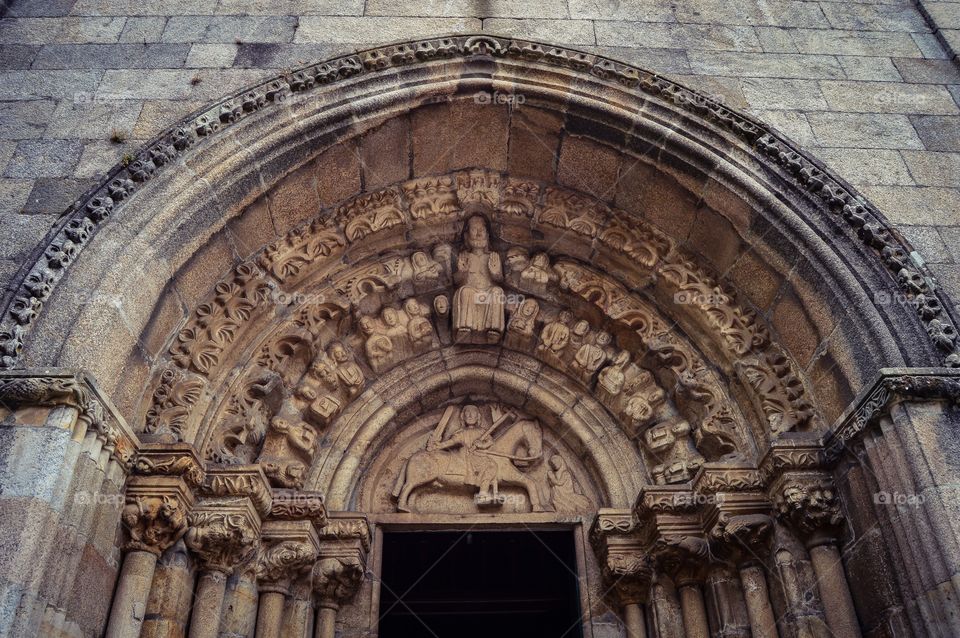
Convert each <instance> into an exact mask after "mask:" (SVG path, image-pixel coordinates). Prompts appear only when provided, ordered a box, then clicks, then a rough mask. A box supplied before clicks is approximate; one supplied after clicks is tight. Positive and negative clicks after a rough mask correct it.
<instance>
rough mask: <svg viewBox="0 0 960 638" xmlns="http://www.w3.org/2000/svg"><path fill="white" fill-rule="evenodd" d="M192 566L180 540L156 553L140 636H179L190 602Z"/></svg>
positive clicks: (191, 595)
mask: <svg viewBox="0 0 960 638" xmlns="http://www.w3.org/2000/svg"><path fill="white" fill-rule="evenodd" d="M193 582H194V567H193V560H192V558H191V557H190V552H189V551H188V550H187V546H186V545H185V544H184V543H183V540H180V541H177V543H175V544H174V545H173V547H171V548H170V549H168V550H167V551H165V552H164V553H163V555H162V556H161V557H160V561H159V562H158V563H157V569H156V571H155V572H154V575H153V586H152V587H151V588H150V598H149V599H148V600H147V613H146V619H145V620H144V622H143V627H142V628H141V630H140V638H169V637H171V636H179V637H181V638H182V637H183V636H185V635H186V634H187V622H188V621H189V619H190V607H191V605H192V603H193Z"/></svg>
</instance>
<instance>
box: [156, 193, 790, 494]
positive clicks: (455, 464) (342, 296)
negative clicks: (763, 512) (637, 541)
mask: <svg viewBox="0 0 960 638" xmlns="http://www.w3.org/2000/svg"><path fill="white" fill-rule="evenodd" d="M442 208H443V210H444V211H447V212H444V215H449V214H450V213H449V211H448V208H449V207H448V206H447V205H446V204H444V206H443V207H442ZM472 211H473V212H471V213H469V214H466V213H463V211H460V214H462V215H463V216H462V217H461V218H460V219H459V220H457V221H454V222H453V223H454V224H455V225H454V226H451V228H450V233H449V234H448V235H447V236H445V237H444V238H443V239H442V240H441V241H439V242H438V243H436V244H433V245H422V244H418V245H415V246H413V247H411V248H410V249H409V250H405V251H398V252H396V253H392V254H389V255H386V256H378V257H376V258H373V257H371V258H364V259H361V260H360V261H358V262H357V263H356V264H352V265H348V266H345V267H344V268H342V269H341V270H339V271H337V272H336V273H334V274H331V275H330V277H329V279H328V280H327V281H326V282H325V283H323V284H322V285H323V286H327V287H326V288H323V289H322V290H324V291H325V292H322V293H321V292H318V293H316V294H313V293H310V294H307V293H304V295H303V296H305V297H310V296H311V295H312V296H314V297H316V298H319V299H322V300H323V302H322V303H320V304H316V305H313V306H311V305H310V304H305V305H304V306H303V307H301V308H297V312H296V313H293V314H291V315H290V316H291V317H292V319H291V320H290V321H288V323H287V324H286V326H285V327H284V329H283V330H278V331H277V332H276V333H274V334H271V335H267V336H266V337H265V338H264V340H263V342H262V344H261V348H260V351H259V354H258V355H257V356H256V357H255V359H254V360H253V361H251V363H250V364H249V365H248V368H247V370H246V371H245V373H244V374H243V375H238V376H237V377H236V379H237V381H235V382H234V383H233V385H232V387H231V391H230V393H229V394H228V396H227V398H226V399H225V400H224V401H222V402H221V404H220V407H218V409H217V412H216V413H215V414H214V415H213V416H214V419H215V422H217V423H219V426H218V427H217V429H216V431H215V432H213V433H212V436H211V443H210V444H209V446H208V448H207V450H206V455H207V458H209V459H211V460H214V461H216V462H221V463H255V462H258V463H262V464H263V465H264V468H265V471H266V472H267V474H268V476H269V478H270V480H271V483H272V484H273V485H275V486H278V487H299V486H301V485H302V484H303V481H304V480H305V477H306V475H307V473H308V470H309V468H310V467H311V465H312V464H313V462H314V460H315V454H316V450H317V449H318V448H319V446H320V441H321V440H322V439H323V437H324V436H325V435H326V432H327V431H328V429H329V428H330V427H331V426H332V425H333V424H334V422H335V421H336V420H337V419H338V417H339V416H340V415H342V414H343V413H344V411H345V410H346V408H347V406H348V405H349V404H350V403H351V402H352V401H354V400H355V399H358V398H359V397H360V395H361V394H362V393H363V392H364V391H365V390H367V389H368V388H369V387H370V385H371V383H376V382H377V381H378V380H380V379H384V378H389V377H387V375H388V374H394V375H401V376H402V372H403V371H402V370H398V369H399V368H401V367H402V366H404V365H406V364H407V363H409V362H413V361H416V360H418V358H421V357H424V356H426V355H428V354H430V353H438V352H439V353H440V356H441V357H443V358H446V357H448V356H450V355H451V353H458V352H466V351H470V350H475V349H489V351H490V353H495V352H497V350H498V349H500V348H504V349H506V350H510V351H516V352H518V353H522V354H523V355H525V356H527V357H530V358H532V359H535V360H537V361H538V362H539V363H540V364H542V365H543V369H544V373H550V374H561V375H563V376H564V377H566V380H567V381H568V382H569V383H571V384H573V386H574V387H577V388H578V390H577V391H581V389H582V391H583V392H584V393H586V394H588V395H590V396H591V397H592V398H593V399H595V400H596V401H597V402H599V404H600V405H602V406H603V408H605V409H606V411H607V412H608V413H609V415H610V416H611V417H612V419H613V420H614V421H616V422H617V423H618V425H619V427H620V428H621V429H622V431H623V432H624V434H626V436H627V437H629V438H630V439H631V440H632V441H634V443H635V445H636V449H637V451H638V452H639V453H640V455H641V456H642V458H643V460H644V461H645V464H646V466H647V470H648V475H649V477H650V479H651V481H652V482H654V483H657V484H675V483H683V482H687V481H689V480H691V478H692V477H693V476H694V475H695V474H696V473H697V471H698V470H699V468H700V467H702V466H703V464H704V463H705V462H708V461H724V460H735V459H736V458H737V455H740V454H744V453H749V444H747V443H746V441H747V435H746V427H747V426H746V424H745V422H744V419H743V415H742V414H741V413H740V412H739V411H737V408H734V407H732V406H733V405H734V404H733V402H732V401H731V400H730V398H729V394H728V392H727V390H726V389H725V387H724V385H723V384H722V383H721V382H720V377H719V376H718V374H717V373H716V372H715V371H714V369H713V368H712V367H709V366H707V365H706V364H705V363H704V362H703V360H702V355H700V353H699V352H698V351H697V349H696V348H695V347H692V346H691V345H690V344H689V343H688V341H687V340H686V336H685V335H684V334H683V333H682V332H681V331H680V330H679V329H678V328H677V327H676V326H675V325H673V324H669V323H667V322H665V321H664V320H663V319H661V318H660V317H659V315H657V314H656V312H655V310H654V309H653V307H652V306H651V305H650V304H648V303H647V302H646V301H645V300H643V299H641V298H640V297H639V296H638V295H636V294H635V293H632V292H630V291H628V290H627V289H626V288H624V287H622V286H621V285H620V284H618V283H616V282H615V281H613V280H612V279H611V278H610V277H608V276H606V275H604V274H603V273H600V272H597V271H596V270H594V269H593V268H591V267H589V266H587V265H585V264H582V263H581V262H578V261H575V260H573V259H569V258H560V259H557V258H555V257H553V256H551V255H550V254H548V253H547V252H542V251H539V250H533V251H532V252H531V251H529V250H528V249H526V248H524V247H521V246H517V245H511V244H510V242H508V241H504V239H503V238H500V237H499V236H494V235H492V234H491V232H490V225H489V222H488V221H487V217H488V216H493V215H494V213H492V212H491V211H488V210H487V209H486V208H483V207H482V206H479V205H474V206H473V207H472ZM477 211H482V212H483V214H480V213H479V212H477ZM445 219H447V218H446V217H445ZM450 221H453V220H452V219H451V220H450ZM377 232H379V231H377ZM571 232H573V231H571ZM681 266H682V264H681V265H677V266H675V269H676V270H678V272H679V270H682V268H681ZM684 272H686V271H684ZM677 276H678V275H677ZM717 316H720V315H717ZM431 356H433V355H431ZM501 356H503V355H501ZM755 358H756V357H755ZM763 361H764V360H761V359H760V358H756V361H755V365H754V368H751V375H752V376H750V379H751V381H750V382H751V383H753V380H754V379H755V378H760V377H762V378H763V380H764V383H765V384H766V385H765V386H764V387H770V388H774V386H775V385H776V384H775V383H774V380H771V379H768V378H767V377H764V376H763V375H764V374H765V372H764V370H761V368H762V366H763ZM431 365H432V364H431ZM440 365H445V364H440ZM781 367H782V366H781ZM191 374H193V373H191ZM567 381H565V382H567ZM183 384H184V382H179V385H178V384H177V379H175V378H173V380H172V381H170V383H169V384H168V385H169V386H170V388H167V389H166V390H164V392H160V390H158V391H157V393H156V396H157V397H159V398H160V399H162V400H157V401H155V403H156V405H157V406H158V409H157V411H156V413H157V414H161V413H162V414H168V413H169V414H173V413H174V411H175V410H178V409H180V408H178V407H177V405H172V404H173V403H175V401H174V400H175V399H177V397H180V396H181V395H183V396H188V395H187V394H185V393H179V394H178V392H177V390H178V388H180V387H181V386H182V385H183ZM165 387H166V386H163V387H162V388H161V389H164V388H165ZM201 391H204V392H209V390H204V389H203V387H201V389H200V390H198V391H197V393H199V392H201ZM770 392H773V390H771V391H770ZM197 393H195V394H197ZM189 396H191V397H192V395H189ZM171 397H172V398H171ZM167 404H171V406H168V405H167ZM778 405H779V403H776V402H769V403H766V404H764V406H763V408H764V409H768V410H774V408H777V406H778ZM788 407H789V406H788ZM496 409H498V408H493V407H491V404H487V405H477V406H476V410H473V409H471V410H466V409H465V406H461V407H460V408H457V410H456V411H455V413H451V414H450V415H447V417H446V419H445V420H442V419H441V416H442V415H438V417H437V420H436V422H435V423H434V424H433V427H436V428H438V433H437V434H434V435H432V436H431V437H427V438H425V439H424V440H423V441H421V442H419V443H418V444H417V447H418V449H417V450H416V452H418V453H421V454H419V455H418V456H417V457H416V458H413V459H412V460H411V466H410V471H409V473H408V475H407V476H406V477H405V478H403V479H401V480H400V483H399V484H398V485H393V484H391V485H390V486H389V487H388V488H387V489H386V491H385V493H386V494H390V493H393V492H394V488H396V494H395V497H396V498H395V500H393V501H392V505H391V506H390V507H391V508H397V507H399V509H400V510H401V511H402V510H404V509H407V508H410V507H415V506H416V502H417V501H418V495H420V494H423V493H426V492H430V491H431V490H432V489H434V488H435V487H436V486H437V485H444V486H447V487H451V486H454V488H455V491H456V490H459V491H461V492H463V493H466V492H468V491H470V498H471V501H470V507H471V508H472V509H473V510H474V511H475V510H476V508H477V507H480V508H483V507H507V506H508V505H507V504H506V503H501V502H498V501H499V500H501V496H503V495H504V494H507V495H509V494H513V495H514V496H516V495H517V494H520V495H522V501H523V505H522V507H523V508H527V509H530V510H537V511H540V510H542V511H549V510H550V509H555V508H561V509H576V508H577V507H578V506H579V504H582V499H581V497H582V496H583V494H581V493H580V492H578V489H579V488H578V487H577V480H576V479H575V478H574V477H575V475H576V472H573V474H571V471H572V470H571V458H570V457H569V456H564V454H559V456H556V458H554V457H555V455H556V454H555V452H551V451H547V450H545V449H544V448H543V447H542V446H539V445H538V444H537V440H538V436H537V433H538V432H541V431H542V429H541V427H540V424H539V422H538V421H537V420H536V419H530V418H523V417H520V416H519V415H516V414H513V413H511V411H509V410H504V411H503V412H502V413H497V414H494V412H495V411H496ZM777 409H779V408H777ZM784 409H787V408H784ZM163 410H166V412H163ZM180 410H181V411H184V409H180ZM541 416H544V415H541ZM771 418H773V417H771ZM156 420H157V421H158V422H159V418H158V419H156ZM444 423H445V425H444ZM493 426H495V427H493ZM491 427H493V429H492V430H491V431H490V432H489V433H488V434H487V435H486V436H482V437H480V436H478V437H477V438H476V439H475V440H467V439H470V438H471V437H472V436H473V435H474V434H477V433H481V434H482V433H484V432H486V430H487V429H488V428H491ZM514 447H516V448H517V449H521V448H522V449H525V450H526V451H524V452H522V453H520V452H517V451H515V450H513V449H512V448H514ZM409 452H410V454H413V450H410V451H409ZM504 455H506V456H504ZM509 456H513V457H516V458H508V457H509ZM526 456H530V457H531V458H524V457H526ZM396 472H399V469H397V470H396ZM454 477H462V478H454ZM394 478H396V473H395V474H394ZM421 479H422V482H419V483H418V480H421ZM534 486H535V487H534ZM471 490H472V491H471ZM474 497H476V502H474V501H473V499H474Z"/></svg>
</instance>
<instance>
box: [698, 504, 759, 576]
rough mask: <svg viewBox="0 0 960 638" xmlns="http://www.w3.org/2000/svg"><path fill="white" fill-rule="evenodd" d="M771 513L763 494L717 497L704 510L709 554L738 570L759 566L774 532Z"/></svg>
mask: <svg viewBox="0 0 960 638" xmlns="http://www.w3.org/2000/svg"><path fill="white" fill-rule="evenodd" d="M773 510H774V508H773V504H772V503H771V502H770V499H769V498H767V495H766V494H764V493H762V492H737V493H720V494H716V495H715V498H714V499H712V500H711V501H710V502H709V503H707V505H706V506H705V508H704V530H705V531H706V534H707V537H708V539H709V541H710V546H711V552H712V554H713V555H714V556H716V557H717V558H719V559H722V560H725V561H730V562H733V563H735V564H736V565H737V566H741V565H744V564H748V563H752V562H762V560H763V557H764V556H765V555H766V553H767V549H768V547H767V545H768V543H769V540H770V535H771V532H772V531H773V518H772V517H771V516H770V515H771V514H772V513H773Z"/></svg>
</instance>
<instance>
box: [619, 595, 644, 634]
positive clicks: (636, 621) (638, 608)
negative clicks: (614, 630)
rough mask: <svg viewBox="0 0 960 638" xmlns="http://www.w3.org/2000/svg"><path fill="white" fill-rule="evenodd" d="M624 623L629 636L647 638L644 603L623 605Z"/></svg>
mask: <svg viewBox="0 0 960 638" xmlns="http://www.w3.org/2000/svg"><path fill="white" fill-rule="evenodd" d="M623 624H624V625H626V629H627V638H647V619H646V618H645V617H644V613H643V605H641V604H639V603H629V604H627V605H624V606H623Z"/></svg>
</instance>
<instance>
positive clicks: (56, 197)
mask: <svg viewBox="0 0 960 638" xmlns="http://www.w3.org/2000/svg"><path fill="white" fill-rule="evenodd" d="M0 6H2V8H0V12H2V16H3V17H2V18H0V227H2V228H3V233H2V239H0V281H6V280H8V279H9V278H10V277H11V276H13V274H14V273H15V272H16V270H17V269H18V268H19V266H20V264H22V263H23V260H24V259H25V257H26V255H27V254H28V253H29V252H30V250H31V249H32V248H33V247H34V246H35V244H36V242H37V241H38V240H39V239H40V238H41V237H42V236H43V235H44V234H45V233H46V232H47V230H48V229H49V228H50V226H51V224H52V223H53V222H54V220H55V219H56V217H57V215H58V214H59V213H60V212H61V211H62V210H63V209H64V208H66V207H67V206H68V205H69V204H70V202H71V201H72V200H73V199H75V198H76V197H77V196H78V195H80V194H81V193H82V192H83V191H84V190H85V189H86V188H87V187H88V186H89V185H91V184H92V183H94V182H95V181H96V179H97V176H98V175H99V174H101V173H103V172H105V171H106V170H108V169H109V167H110V166H111V165H113V164H114V163H116V162H118V161H121V160H122V159H123V157H124V156H125V155H128V154H132V153H134V152H135V151H136V149H137V148H138V146H139V145H140V144H141V143H142V142H144V141H145V140H147V139H149V138H150V137H151V136H153V135H154V134H156V133H157V132H158V131H160V130H162V129H163V128H165V127H167V126H169V125H171V124H172V123H174V122H175V121H176V120H178V119H180V118H181V117H183V116H185V115H186V114H187V113H189V112H191V111H193V110H194V109H196V108H198V107H200V106H202V105H203V104H205V103H206V102H208V101H211V100H213V99H215V98H217V97H219V96H221V95H223V94H225V93H227V92H230V91H234V90H237V89H239V88H241V87H243V86H245V85H248V84H251V83H254V82H257V81H260V80H262V79H264V78H267V77H269V76H272V75H275V74H276V73H278V72H280V71H282V70H283V69H285V68H291V67H295V66H299V65H302V64H307V63H309V62H312V61H316V60H319V59H322V58H326V57H329V56H332V55H335V54H340V53H343V52H348V51H350V50H352V49H356V48H364V47H368V46H373V45H378V44H383V43H386V42H390V41H395V40H405V39H412V38H419V37H429V36H435V35H439V34H445V33H463V32H486V33H490V34H496V35H504V36H518V37H524V38H531V39H538V40H543V41H547V42H553V43H558V44H563V45H567V46H571V47H575V48H580V49H583V50H587V51H591V52H597V53H602V54H605V55H610V56H613V57H616V58H619V59H622V60H624V61H627V62H630V63H634V64H637V65H640V66H643V67H646V68H648V69H651V70H655V71H658V72H661V73H663V74H664V75H667V76H669V77H671V78H673V79H677V80H679V81H681V82H684V83H686V84H688V85H689V86H691V87H693V88H696V89H699V90H701V91H705V92H707V93H708V94H710V95H712V96H714V97H718V98H722V99H723V100H725V101H726V102H727V103H729V104H731V105H733V106H736V107H738V108H742V109H745V110H747V111H749V112H751V113H753V114H755V115H757V116H758V117H760V118H761V119H763V120H765V121H766V122H768V123H769V124H771V125H773V126H774V127H776V128H779V129H780V130H782V131H783V132H785V133H786V134H788V135H789V136H791V137H792V138H793V139H794V140H796V141H797V142H799V143H800V144H801V145H802V146H804V147H805V148H807V149H809V150H810V151H811V152H812V153H813V154H814V155H816V156H817V157H819V158H820V159H822V160H823V161H824V162H825V163H826V164H828V165H829V166H831V167H833V168H834V169H835V170H836V171H837V172H838V173H839V174H840V175H841V176H842V177H844V178H845V179H847V180H848V181H849V182H851V183H852V184H854V185H855V186H856V187H857V188H859V189H860V190H861V192H862V193H864V194H865V195H866V196H867V197H868V198H870V199H871V200H872V201H873V202H874V203H875V204H876V205H877V206H878V207H879V208H880V209H881V210H882V211H883V212H884V213H885V214H886V215H887V216H888V218H889V219H890V220H891V221H892V222H893V223H894V224H895V225H896V226H897V227H898V228H900V230H901V231H902V232H903V234H904V235H905V236H906V237H907V238H908V239H909V240H910V241H912V242H913V244H914V246H915V247H916V248H917V249H918V250H919V251H920V253H921V254H922V255H923V257H924V258H925V259H926V261H927V262H928V263H930V264H931V265H932V269H933V271H934V273H935V274H936V275H937V276H938V277H939V279H940V282H941V284H942V286H943V287H944V288H945V289H946V290H947V292H948V294H950V295H951V296H952V297H953V298H954V299H960V106H958V102H960V67H958V64H957V61H956V59H955V55H954V52H955V51H956V50H960V37H958V35H960V3H951V2H930V1H927V0H924V1H923V2H922V3H921V4H920V5H919V6H918V5H915V4H913V3H911V2H910V1H909V0H881V1H877V2H870V1H868V2H856V3H854V2H829V1H821V2H813V1H797V0H738V1H737V2H730V1H728V0H673V1H671V2H666V1H663V0H619V1H618V0H504V1H500V0H423V1H410V0H309V1H308V0H283V1H275V0H177V1H176V2H170V1H167V0H136V1H134V0H12V1H11V0H6V1H4V2H0ZM174 14H175V15H174Z"/></svg>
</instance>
